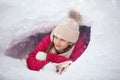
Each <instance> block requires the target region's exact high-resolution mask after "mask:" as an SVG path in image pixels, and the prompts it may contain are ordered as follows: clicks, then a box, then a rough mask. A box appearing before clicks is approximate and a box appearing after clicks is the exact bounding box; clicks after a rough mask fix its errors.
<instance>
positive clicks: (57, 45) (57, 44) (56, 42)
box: [53, 36, 72, 51]
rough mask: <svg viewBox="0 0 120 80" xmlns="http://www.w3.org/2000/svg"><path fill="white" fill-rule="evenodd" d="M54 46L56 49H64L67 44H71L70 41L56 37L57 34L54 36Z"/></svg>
mask: <svg viewBox="0 0 120 80" xmlns="http://www.w3.org/2000/svg"><path fill="white" fill-rule="evenodd" d="M53 42H54V46H55V48H56V49H57V50H58V51H61V50H64V49H65V48H67V47H68V45H71V44H72V43H71V42H68V41H65V40H63V39H61V38H58V37H57V36H54V41H53Z"/></svg>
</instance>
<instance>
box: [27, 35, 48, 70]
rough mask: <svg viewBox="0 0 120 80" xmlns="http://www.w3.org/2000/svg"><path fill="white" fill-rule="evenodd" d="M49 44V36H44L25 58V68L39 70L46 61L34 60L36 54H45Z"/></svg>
mask: <svg viewBox="0 0 120 80" xmlns="http://www.w3.org/2000/svg"><path fill="white" fill-rule="evenodd" d="M49 44H50V36H49V35H48V36H46V37H45V38H43V39H42V40H41V41H40V42H39V44H38V45H37V46H36V47H35V49H34V50H33V51H32V52H31V53H30V54H29V55H28V57H27V66H28V68H29V69H31V70H37V71H38V70H40V69H41V68H42V67H43V66H44V65H45V64H47V63H48V61H41V60H37V59H36V58H35V56H36V54H37V53H38V52H39V51H43V52H45V51H46V50H47V48H48V46H49Z"/></svg>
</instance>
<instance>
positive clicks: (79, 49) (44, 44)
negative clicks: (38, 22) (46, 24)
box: [27, 35, 87, 71]
mask: <svg viewBox="0 0 120 80" xmlns="http://www.w3.org/2000/svg"><path fill="white" fill-rule="evenodd" d="M49 44H50V35H47V36H46V37H45V38H43V39H42V41H40V42H39V44H38V45H37V46H36V47H35V49H34V50H33V51H32V52H31V53H30V54H29V55H28V58H27V66H28V68H29V69H31V70H36V71H39V70H40V69H41V68H43V66H44V65H46V64H47V63H49V62H54V63H60V62H64V61H68V60H71V61H75V60H76V59H77V58H78V57H80V56H81V54H82V53H83V52H84V50H85V49H86V47H87V46H86V44H85V42H84V41H83V39H82V38H79V39H78V41H77V43H76V45H75V47H74V49H73V51H72V54H71V55H70V57H69V58H66V57H64V56H60V55H58V54H52V53H48V54H47V57H46V60H45V61H43V60H37V59H36V58H35V56H36V54H37V53H38V52H39V51H42V52H45V51H46V50H47V49H48V47H49Z"/></svg>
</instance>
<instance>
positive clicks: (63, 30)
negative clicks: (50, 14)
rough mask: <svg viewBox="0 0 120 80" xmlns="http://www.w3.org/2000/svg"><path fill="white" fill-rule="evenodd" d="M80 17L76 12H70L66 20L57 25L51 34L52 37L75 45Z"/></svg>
mask: <svg viewBox="0 0 120 80" xmlns="http://www.w3.org/2000/svg"><path fill="white" fill-rule="evenodd" d="M80 19H81V16H80V14H79V12H77V11H76V10H70V11H69V13H68V18H67V19H64V20H63V21H62V22H61V23H59V24H58V25H57V26H56V27H55V28H54V30H53V31H52V33H51V36H52V37H53V35H55V36H57V37H59V38H61V39H64V40H66V41H69V42H72V43H76V41H77V40H78V37H79V33H80V31H79V25H80Z"/></svg>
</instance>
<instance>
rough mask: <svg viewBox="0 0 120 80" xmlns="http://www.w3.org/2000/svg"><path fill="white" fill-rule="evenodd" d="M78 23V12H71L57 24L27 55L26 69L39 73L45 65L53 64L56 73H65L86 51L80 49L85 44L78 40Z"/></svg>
mask: <svg viewBox="0 0 120 80" xmlns="http://www.w3.org/2000/svg"><path fill="white" fill-rule="evenodd" d="M80 23H81V16H80V14H79V12H77V11H75V10H71V11H70V12H69V13H68V18H66V19H64V20H63V21H62V22H61V23H59V24H58V25H57V26H56V27H55V28H54V29H53V31H52V32H51V34H50V35H47V36H46V37H45V38H43V39H42V41H40V42H39V44H38V45H37V46H36V47H35V49H34V50H33V51H32V52H31V53H30V54H29V55H28V58H27V66H28V68H29V69H31V70H36V71H39V70H40V69H42V68H43V67H44V66H45V65H46V64H47V63H49V62H53V63H56V64H57V65H56V71H57V72H58V73H62V72H63V71H65V70H66V69H67V67H68V66H69V65H70V64H71V63H72V62H73V61H75V60H76V59H77V58H78V57H79V56H80V55H81V54H82V53H83V51H84V50H85V49H86V47H85V46H84V47H81V46H83V45H85V43H84V41H83V40H82V38H79V35H80V31H79V26H80ZM78 39H79V40H78ZM76 43H77V44H76ZM80 47H81V48H80ZM78 49H79V50H78Z"/></svg>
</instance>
